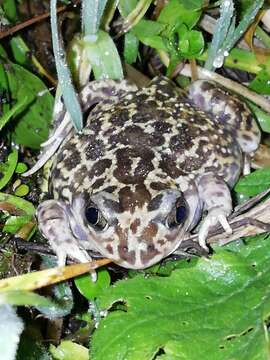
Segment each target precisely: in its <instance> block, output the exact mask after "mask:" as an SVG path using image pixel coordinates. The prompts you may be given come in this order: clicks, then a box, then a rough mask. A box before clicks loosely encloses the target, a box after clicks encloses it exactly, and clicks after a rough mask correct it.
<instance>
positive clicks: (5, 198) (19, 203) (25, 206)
mask: <svg viewBox="0 0 270 360" xmlns="http://www.w3.org/2000/svg"><path fill="white" fill-rule="evenodd" d="M0 202H6V203H10V204H12V205H14V206H16V207H17V208H18V209H21V210H22V211H23V212H24V213H25V214H26V215H30V216H33V215H34V214H35V211H36V210H35V207H34V205H33V204H32V203H30V202H29V201H26V200H24V199H22V198H20V197H17V196H14V195H10V194H5V193H1V192H0Z"/></svg>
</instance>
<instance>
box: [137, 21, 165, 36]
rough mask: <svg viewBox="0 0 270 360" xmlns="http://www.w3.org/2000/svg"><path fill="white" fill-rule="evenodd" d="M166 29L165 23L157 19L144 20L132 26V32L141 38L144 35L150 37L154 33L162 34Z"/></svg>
mask: <svg viewBox="0 0 270 360" xmlns="http://www.w3.org/2000/svg"><path fill="white" fill-rule="evenodd" d="M164 29H165V25H164V24H161V23H158V22H157V21H151V20H144V19H142V20H141V21H139V22H138V24H137V25H135V26H134V27H133V28H132V33H133V34H134V35H136V36H137V37H138V38H139V39H140V38H144V37H150V36H153V35H158V34H160V33H161V32H162V31H163V30H164Z"/></svg>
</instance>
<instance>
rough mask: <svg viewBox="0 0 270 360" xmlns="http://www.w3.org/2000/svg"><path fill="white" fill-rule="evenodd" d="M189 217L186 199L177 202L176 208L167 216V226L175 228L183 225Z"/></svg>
mask: <svg viewBox="0 0 270 360" xmlns="http://www.w3.org/2000/svg"><path fill="white" fill-rule="evenodd" d="M187 215H188V207H187V204H186V202H185V200H184V199H180V200H179V201H177V202H176V205H175V208H174V209H173V210H172V211H171V212H170V214H169V215H168V216H167V226H168V227H169V228H173V227H176V226H179V225H181V224H183V223H184V222H185V220H186V218H187Z"/></svg>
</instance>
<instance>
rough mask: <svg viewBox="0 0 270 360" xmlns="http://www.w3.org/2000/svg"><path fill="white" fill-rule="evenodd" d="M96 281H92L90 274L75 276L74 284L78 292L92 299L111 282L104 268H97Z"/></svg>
mask: <svg viewBox="0 0 270 360" xmlns="http://www.w3.org/2000/svg"><path fill="white" fill-rule="evenodd" d="M97 276H98V277H97V281H96V282H93V281H92V279H91V276H90V274H85V275H82V276H78V277H76V278H75V284H76V286H77V288H78V290H79V292H80V293H81V294H82V295H83V296H84V297H86V298H87V299H88V300H94V299H95V298H96V297H97V296H98V295H99V294H100V293H101V291H103V290H104V289H106V288H108V287H109V285H110V282H111V278H110V274H109V273H108V271H107V270H106V269H100V270H97Z"/></svg>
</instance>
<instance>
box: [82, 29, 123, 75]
mask: <svg viewBox="0 0 270 360" xmlns="http://www.w3.org/2000/svg"><path fill="white" fill-rule="evenodd" d="M83 44H84V46H85V51H86V56H87V57H88V60H89V62H90V64H91V65H92V67H93V71H94V75H95V78H96V79H97V80H100V79H113V80H118V79H123V76H124V75H123V70H122V64H121V60H120V57H119V54H118V52H117V49H116V47H115V44H114V42H113V41H112V39H111V37H110V36H109V35H108V34H107V33H106V32H105V31H101V30H100V31H99V32H98V33H97V35H96V36H95V37H87V36H86V37H84V39H83Z"/></svg>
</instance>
